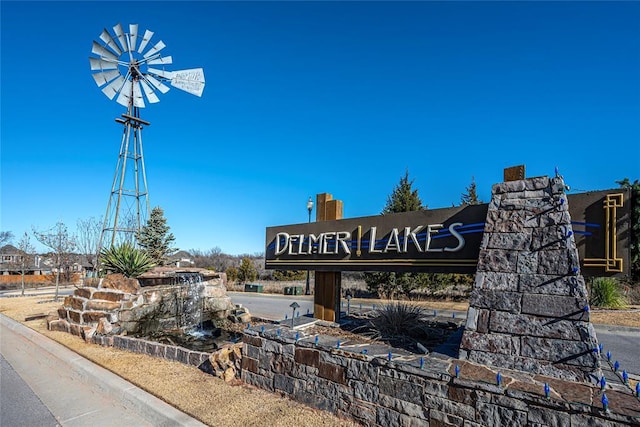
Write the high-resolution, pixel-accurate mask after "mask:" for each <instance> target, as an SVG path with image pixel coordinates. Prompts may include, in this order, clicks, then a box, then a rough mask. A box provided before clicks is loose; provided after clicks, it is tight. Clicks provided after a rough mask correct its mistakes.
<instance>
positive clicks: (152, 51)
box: [142, 40, 166, 59]
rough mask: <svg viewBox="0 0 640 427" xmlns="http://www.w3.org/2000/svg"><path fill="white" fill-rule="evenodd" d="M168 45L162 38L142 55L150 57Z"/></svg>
mask: <svg viewBox="0 0 640 427" xmlns="http://www.w3.org/2000/svg"><path fill="white" fill-rule="evenodd" d="M165 47H166V45H165V44H164V42H163V41H162V40H160V41H159V42H158V43H156V44H155V46H153V47H152V48H151V49H149V52H147V53H145V54H144V55H142V56H143V57H144V58H145V59H147V58H149V57H150V56H151V55H155V54H156V53H158V52H160V51H161V50H162V49H164V48H165Z"/></svg>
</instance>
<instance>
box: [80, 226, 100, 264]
mask: <svg viewBox="0 0 640 427" xmlns="http://www.w3.org/2000/svg"><path fill="white" fill-rule="evenodd" d="M77 227H78V228H77V229H78V235H77V242H76V243H77V246H78V250H79V251H80V254H81V255H84V256H85V257H86V258H87V261H88V262H89V264H91V267H92V269H93V271H94V272H97V271H98V243H99V241H100V232H101V231H102V220H100V219H96V218H94V217H90V218H87V219H79V220H78V224H77Z"/></svg>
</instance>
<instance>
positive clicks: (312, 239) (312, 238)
mask: <svg viewBox="0 0 640 427" xmlns="http://www.w3.org/2000/svg"><path fill="white" fill-rule="evenodd" d="M321 238H322V234H321V235H320V236H318V237H316V235H315V234H309V247H308V250H309V255H311V254H312V253H313V245H315V244H318V249H320V245H319V243H318V242H319V241H320V239H321ZM316 252H318V251H316Z"/></svg>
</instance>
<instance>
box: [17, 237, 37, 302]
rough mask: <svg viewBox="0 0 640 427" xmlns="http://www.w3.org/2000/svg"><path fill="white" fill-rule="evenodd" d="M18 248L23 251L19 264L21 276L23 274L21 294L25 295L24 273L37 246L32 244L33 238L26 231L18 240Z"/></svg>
mask: <svg viewBox="0 0 640 427" xmlns="http://www.w3.org/2000/svg"><path fill="white" fill-rule="evenodd" d="M18 250H20V252H22V253H21V254H20V261H19V266H20V276H21V280H20V282H21V283H22V293H21V295H22V296H24V273H25V271H26V270H27V266H28V265H29V264H31V257H32V254H33V253H34V252H35V251H36V248H34V247H33V245H32V244H31V238H30V237H29V234H28V233H26V232H25V233H24V235H23V236H22V238H21V239H20V241H19V242H18Z"/></svg>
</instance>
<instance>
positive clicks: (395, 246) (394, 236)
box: [383, 228, 400, 254]
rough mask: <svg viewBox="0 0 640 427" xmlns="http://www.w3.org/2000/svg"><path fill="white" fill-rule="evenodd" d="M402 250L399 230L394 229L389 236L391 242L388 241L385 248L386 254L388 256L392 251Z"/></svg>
mask: <svg viewBox="0 0 640 427" xmlns="http://www.w3.org/2000/svg"><path fill="white" fill-rule="evenodd" d="M399 249H400V241H399V240H398V229H397V228H392V229H391V233H390V234H389V240H387V244H386V245H385V247H384V251H383V252H384V253H385V254H386V253H387V252H389V251H390V250H392V251H396V252H397V251H398V250H399Z"/></svg>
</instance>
